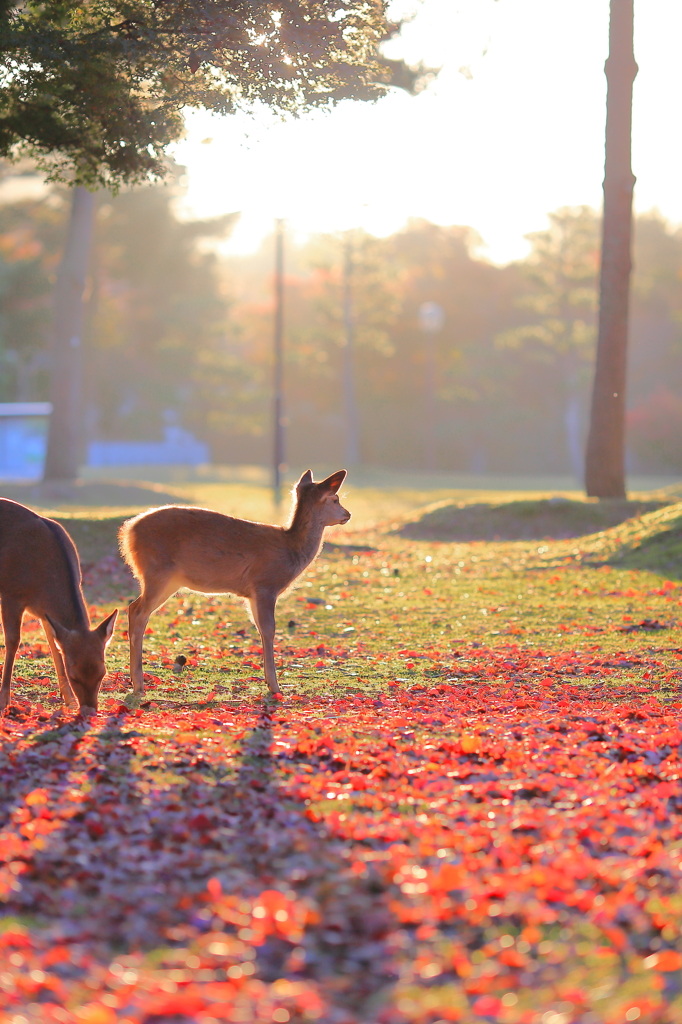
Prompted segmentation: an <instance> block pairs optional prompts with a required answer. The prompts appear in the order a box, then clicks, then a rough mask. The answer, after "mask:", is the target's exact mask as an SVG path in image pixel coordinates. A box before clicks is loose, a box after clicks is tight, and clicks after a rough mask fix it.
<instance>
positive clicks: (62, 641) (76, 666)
mask: <svg viewBox="0 0 682 1024" xmlns="http://www.w3.org/2000/svg"><path fill="white" fill-rule="evenodd" d="M117 615H118V609H116V610H115V611H113V612H112V613H111V615H108V616H107V618H106V619H104V621H103V622H100V624H99V626H96V627H95V628H94V629H85V630H80V629H66V627H65V626H62V625H61V623H59V622H55V621H54V620H53V619H50V620H49V623H50V626H51V627H52V631H53V633H54V637H55V640H56V642H57V646H58V647H59V650H60V651H61V652H62V657H63V658H64V667H65V668H66V674H67V676H68V677H69V682H70V683H71V689H72V690H73V692H74V694H75V695H76V699H77V700H78V704H79V706H80V708H81V709H82V710H84V709H92V710H94V711H96V710H97V697H98V695H99V688H100V686H101V685H102V679H103V678H104V674H105V672H106V665H105V664H104V652H105V650H106V648H107V646H108V644H109V642H110V640H111V638H112V636H113V633H114V626H115V625H116V616H117Z"/></svg>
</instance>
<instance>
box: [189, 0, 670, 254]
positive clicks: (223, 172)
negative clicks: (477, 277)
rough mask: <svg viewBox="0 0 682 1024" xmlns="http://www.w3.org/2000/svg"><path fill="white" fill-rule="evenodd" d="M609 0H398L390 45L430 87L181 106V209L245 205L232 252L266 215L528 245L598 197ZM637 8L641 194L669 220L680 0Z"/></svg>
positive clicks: (636, 137) (293, 223)
mask: <svg viewBox="0 0 682 1024" xmlns="http://www.w3.org/2000/svg"><path fill="white" fill-rule="evenodd" d="M608 8H609V3H608V0H421V2H419V0H400V6H398V3H397V2H396V3H395V5H394V10H395V11H396V12H399V11H409V10H414V11H416V17H415V19H414V20H413V22H412V23H411V24H410V25H408V26H407V27H406V28H405V29H404V32H403V38H402V39H401V40H400V41H399V42H398V43H396V44H393V48H392V51H391V56H402V57H404V58H405V59H406V60H408V61H409V62H416V61H418V60H420V59H421V60H423V61H424V62H425V63H426V64H428V65H430V66H433V67H441V68H442V71H441V73H440V75H439V77H438V79H437V80H436V81H435V82H434V83H433V84H432V85H431V86H430V87H429V88H428V89H427V90H426V91H425V92H423V93H422V94H420V95H419V96H416V97H411V96H408V95H407V94H405V93H403V92H401V91H399V90H396V91H394V92H392V93H391V94H390V95H388V96H386V97H385V98H384V99H382V100H380V101H379V102H377V103H375V104H364V103H350V102H346V103H343V104H341V105H340V106H339V107H337V108H336V109H335V110H334V111H333V112H331V113H328V114H324V113H315V114H310V115H307V116H305V117H302V118H300V119H297V120H296V119H290V120H287V121H284V122H282V121H277V120H275V119H273V118H272V116H271V115H269V114H266V113H262V114H260V115H259V116H255V115H246V114H243V115H238V116H235V117H229V118H216V117H211V116H209V115H207V114H204V113H198V112H193V113H190V115H189V116H188V119H187V129H188V131H187V137H186V139H185V140H184V141H183V142H181V143H179V144H178V145H177V146H176V147H174V150H173V153H174V155H175V157H176V159H177V160H178V161H179V162H180V163H182V164H184V165H185V166H186V167H187V174H188V184H189V187H188V192H187V198H186V203H185V210H186V212H187V213H188V214H191V215H193V216H200V217H205V216H213V215H217V214H220V213H226V212H231V211H235V210H240V211H241V213H242V216H241V220H240V223H239V226H238V227H237V229H236V231H235V233H234V235H233V237H232V239H231V240H230V242H229V243H228V246H227V251H229V252H233V253H238V252H249V251H252V250H253V249H255V248H256V247H257V246H258V244H259V243H260V241H261V239H262V238H263V236H264V235H266V234H268V233H269V232H270V231H271V230H272V219H273V217H275V216H284V217H286V218H287V220H288V222H289V224H290V227H291V230H292V231H293V232H295V233H299V234H302V235H305V234H307V233H310V232H316V231H336V230H342V229H345V228H348V227H352V226H356V225H363V226H364V227H366V228H367V229H368V230H369V231H372V232H374V233H376V234H382V235H383V234H388V233H390V232H392V231H395V230H397V229H398V228H400V227H401V226H402V225H403V224H404V223H405V221H406V220H407V219H408V218H409V217H426V218H428V219H429V220H431V221H434V222H436V223H439V224H466V225H470V226H471V227H473V228H475V229H476V230H477V231H478V232H479V234H480V235H481V236H482V238H483V240H484V243H485V247H484V249H483V250H482V254H483V255H485V256H487V257H488V258H490V259H492V260H495V261H497V262H505V261H507V260H509V259H515V258H517V257H520V256H523V255H524V254H525V252H526V251H527V243H526V242H524V239H523V236H524V235H525V234H526V233H528V232H529V231H534V230H538V229H541V228H543V227H544V226H545V224H546V214H547V212H548V211H550V210H554V209H556V208H558V207H560V206H566V205H578V204H582V203H587V204H590V205H592V206H595V207H596V206H599V205H600V203H601V183H602V178H603V163H604V117H605V98H606V82H605V78H604V70H603V69H604V60H605V58H606V54H607V49H608ZM635 21H636V27H635V55H636V58H637V62H638V64H639V68H640V71H639V75H638V77H637V80H636V82H635V100H634V125H633V170H634V172H635V174H636V176H637V185H636V192H635V202H636V206H637V208H638V209H639V210H649V209H651V208H652V207H656V208H658V209H659V210H660V211H661V212H662V213H663V214H664V215H665V216H666V217H668V218H669V219H670V220H672V221H673V222H676V223H678V222H682V139H681V135H680V127H679V126H680V120H681V119H680V106H681V105H682V61H681V60H680V56H679V47H680V40H682V2H681V0H635ZM462 70H463V71H464V73H462ZM207 138H210V139H212V141H211V142H210V143H208V144H206V143H204V142H203V141H202V140H205V139H207Z"/></svg>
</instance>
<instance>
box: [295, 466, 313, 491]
mask: <svg viewBox="0 0 682 1024" xmlns="http://www.w3.org/2000/svg"><path fill="white" fill-rule="evenodd" d="M312 482H313V471H312V469H306V471H305V473H304V474H303V476H302V477H301V479H300V480H299V481H298V483H297V484H296V490H297V491H300V489H301V487H307V486H308V484H311V483H312Z"/></svg>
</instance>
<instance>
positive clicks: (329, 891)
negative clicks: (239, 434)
mask: <svg viewBox="0 0 682 1024" xmlns="http://www.w3.org/2000/svg"><path fill="white" fill-rule="evenodd" d="M210 488H214V490H213V491H211V490H210ZM349 490H350V489H349ZM166 493H168V494H171V495H173V494H176V493H178V494H181V496H183V497H185V498H186V499H187V500H192V501H198V502H201V503H206V504H214V505H215V506H216V507H221V508H223V509H224V510H230V511H235V512H240V513H242V514H251V515H254V516H260V517H262V518H268V515H267V508H266V501H267V496H266V495H265V494H264V492H263V490H262V488H261V489H259V488H257V487H254V485H253V484H252V483H249V482H248V481H247V482H243V481H242V482H235V483H230V482H227V483H225V482H214V483H202V482H201V481H199V482H193V483H192V484H190V485H187V484H185V485H182V484H173V483H172V482H169V483H168V484H167V485H166ZM378 497H379V499H380V500H377V496H375V495H372V494H371V493H368V491H367V490H365V491H362V492H360V491H358V492H357V493H353V492H352V491H351V492H350V494H349V496H348V497H347V499H346V504H347V505H348V506H349V507H350V509H351V511H353V513H354V519H353V520H352V526H353V529H350V528H349V527H346V528H344V529H342V530H338V531H336V532H335V533H334V534H333V535H332V536H331V537H330V541H333V543H332V544H330V545H328V546H327V547H326V548H325V550H324V551H323V553H322V555H321V556H320V558H319V559H318V561H317V563H316V564H315V565H314V566H313V567H311V569H310V570H309V571H308V572H307V573H306V574H305V576H304V578H303V580H302V582H301V585H300V586H299V587H298V589H297V590H296V591H294V592H293V593H292V594H290V595H289V596H287V597H286V598H284V599H283V600H282V602H281V603H280V606H279V610H278V626H279V631H278V637H277V649H278V661H279V665H280V677H281V681H282V684H283V689H284V697H285V699H284V701H283V702H275V701H269V700H266V699H264V686H263V683H262V678H261V669H260V647H259V643H258V637H257V634H256V632H255V630H254V628H253V626H252V625H251V624H250V623H249V621H248V619H247V617H246V614H245V612H244V610H243V608H242V606H241V605H240V603H238V602H236V601H235V600H233V599H231V598H229V597H202V596H199V595H195V594H184V595H179V596H178V597H176V598H174V599H172V600H171V601H169V603H168V605H167V606H166V607H165V608H164V609H163V610H162V612H160V613H159V614H158V615H156V616H155V617H154V618H153V619H152V620H151V622H150V632H149V635H148V636H147V637H146V664H145V669H146V672H147V683H146V685H147V694H146V698H145V701H144V702H143V704H142V705H141V706H136V705H135V703H134V702H133V701H132V699H131V696H130V693H129V690H128V684H127V675H126V672H127V662H126V656H127V652H126V646H125V639H124V636H123V634H122V632H121V631H120V630H119V632H118V634H117V637H116V639H115V641H114V643H113V644H112V647H111V649H110V655H109V669H110V673H109V676H108V678H107V680H106V682H105V685H104V692H103V696H102V712H101V714H100V715H99V716H98V717H97V719H95V720H94V721H93V722H90V723H79V722H77V721H72V720H70V719H69V718H68V717H63V716H61V713H60V712H59V710H58V701H57V694H56V685H55V681H54V674H53V671H52V667H51V664H50V662H49V659H48V658H47V648H46V645H45V643H44V639H43V637H42V635H41V634H40V633H39V632H38V630H37V629H36V628H35V624H32V623H28V624H27V626H28V628H27V631H26V635H25V643H24V646H23V648H22V652H21V658H20V660H19V662H18V667H17V676H18V679H17V683H16V687H15V694H16V700H15V708H14V710H13V713H12V714H11V715H10V716H8V717H7V718H6V719H5V720H4V726H3V728H4V736H3V747H2V751H0V802H1V804H2V809H3V812H2V813H3V824H2V831H1V832H0V855H1V856H2V859H3V862H4V869H2V868H0V893H2V896H3V899H4V900H5V907H6V916H5V918H4V919H2V920H3V922H4V925H3V927H4V933H3V935H2V936H0V948H3V949H4V950H5V951H6V957H7V963H6V969H4V968H3V967H2V965H1V964H0V982H1V983H2V984H1V985H0V991H1V992H2V993H3V994H2V995H0V1001H1V1000H4V1004H3V1003H2V1002H0V1006H2V1005H4V1007H5V1013H6V1016H5V1017H4V1018H3V1017H2V1016H0V1020H3V1019H4V1020H7V1021H13V1022H15V1024H25V1022H33V1021H52V1020H57V1021H63V1022H66V1024H71V1022H74V1024H75V1022H81V1024H115V1022H117V1021H126V1022H136V1024H137V1022H140V1024H142V1022H146V1024H152V1022H156V1024H163V1022H175V1024H182V1022H188V1024H189V1022H194V1021H202V1022H204V1024H213V1022H214V1021H217V1020H221V1021H222V1020H228V1021H236V1022H239V1021H242V1022H251V1021H253V1022H256V1021H258V1022H260V1021H270V1020H272V1021H276V1022H283V1024H286V1022H287V1021H292V1022H294V1024H298V1022H301V1024H302V1022H305V1021H311V1020H312V1021H315V1020H317V1021H321V1022H323V1024H327V1022H329V1024H344V1022H346V1024H350V1022H359V1021H362V1022H365V1024H375V1022H376V1024H407V1022H415V1024H435V1022H437V1021H438V1022H442V1021H451V1020H459V1021H464V1022H469V1021H471V1022H479V1021H500V1022H509V1024H578V1022H580V1024H602V1022H604V1024H611V1022H613V1024H621V1022H623V1021H631V1020H637V1021H641V1022H644V1024H654V1022H657V1024H658V1022H661V1024H664V1022H669V1024H679V1022H682V995H681V987H680V986H681V982H682V970H681V968H682V943H681V941H680V921H681V920H682V899H681V897H680V891H681V890H680V874H681V871H680V867H681V864H682V828H681V820H680V812H681V811H682V785H681V783H680V774H681V765H680V744H682V733H680V728H679V713H680V708H681V707H682V702H681V700H680V679H681V678H682V663H681V661H680V658H681V656H682V643H681V642H680V641H681V635H680V618H681V615H680V608H681V606H682V584H680V582H679V581H680V579H682V558H681V549H682V540H681V539H680V538H681V534H680V523H681V522H682V505H677V506H674V505H673V506H670V505H666V506H663V507H661V499H660V496H658V497H657V496H656V495H644V496H642V498H641V499H640V501H639V502H638V503H637V505H636V507H635V508H634V512H635V518H634V519H624V516H625V515H627V514H628V513H629V512H631V511H633V508H632V507H626V506H623V507H621V508H620V509H615V508H614V506H595V505H593V504H589V503H585V508H579V509H576V507H575V504H577V503H572V502H558V503H557V502H555V503H552V504H550V505H548V504H547V498H548V497H549V496H547V495H544V496H543V495H534V496H533V497H532V498H528V497H527V496H523V495H520V494H514V493H513V492H512V493H508V494H507V497H508V498H509V499H511V500H509V501H507V502H504V501H503V500H502V499H503V498H504V494H502V493H500V492H498V493H488V494H483V495H481V494H476V495H473V496H470V497H472V499H473V502H475V504H476V506H477V508H476V509H475V511H474V510H473V509H472V508H471V507H467V506H466V503H465V504H464V507H462V503H463V502H465V499H466V495H464V496H463V495H462V493H461V492H460V493H456V492H453V493H448V494H443V493H442V492H441V493H438V492H437V491H432V492H431V493H429V494H428V495H427V496H426V501H425V503H426V502H431V503H432V502H439V508H438V509H436V510H435V511H437V512H439V513H440V512H441V510H442V509H444V508H445V509H449V510H450V511H449V512H447V513H444V514H442V515H441V519H440V520H439V527H438V529H439V531H440V535H441V536H442V535H443V531H444V529H445V527H447V524H448V522H449V523H450V524H451V527H452V528H453V529H454V530H457V531H460V534H461V532H462V531H463V526H462V523H463V521H464V525H465V527H466V529H467V530H469V531H470V532H469V533H465V536H469V537H470V536H471V531H472V530H473V531H474V532H475V531H477V535H479V536H480V534H481V533H483V535H484V537H486V536H487V537H489V538H491V539H476V540H462V539H460V540H434V539H432V537H430V538H429V539H427V535H428V531H429V529H430V528H431V527H432V525H433V521H434V520H433V515H434V510H433V509H430V510H427V511H425V512H424V514H423V515H419V514H416V513H415V507H416V506H417V503H418V497H419V496H418V495H416V494H415V493H414V492H409V491H407V490H405V491H399V492H397V493H395V492H394V493H383V494H381V495H379V496H378ZM422 498H423V495H422ZM162 500H166V499H165V498H164V499H162ZM363 502H364V504H363ZM520 502H523V505H522V509H521V510H522V513H523V514H522V515H519V512H520V507H519V503H520ZM646 502H649V503H650V504H649V505H647V504H646ZM259 503H260V504H259ZM470 504H471V503H470ZM228 506H229V509H228ZM259 508H260V509H261V511H260V512H259V511H258V510H259ZM647 508H650V509H651V510H650V511H646V509H647ZM126 511H128V509H126ZM462 512H463V513H464V515H461V514H460V513H462ZM57 513H58V514H59V515H60V518H61V519H62V521H63V522H64V523H65V525H66V526H67V528H68V529H70V530H71V532H72V534H73V536H74V538H75V539H76V542H77V544H78V546H79V549H80V550H81V553H82V557H83V561H84V563H86V572H85V579H86V589H87V592H88V597H89V599H90V601H91V602H92V604H93V614H97V615H103V614H104V613H105V612H106V611H108V610H109V609H110V608H111V607H113V600H114V599H116V600H117V601H118V602H121V600H122V599H127V598H128V597H130V596H132V594H133V593H134V583H132V581H130V580H129V579H128V578H127V577H126V576H125V574H124V573H123V572H122V571H121V570H120V568H119V567H118V565H117V562H116V556H115V533H116V527H117V524H118V523H119V522H120V520H121V518H122V517H123V514H124V513H123V509H122V508H121V509H120V510H118V511H117V510H116V509H115V508H113V507H109V508H99V509H97V510H96V514H93V511H92V510H90V512H89V513H88V512H87V511H86V510H85V509H84V508H83V507H81V508H75V509H72V510H71V511H70V512H65V511H64V510H63V509H62V510H61V511H60V510H57ZM448 515H449V516H450V519H449V520H448ZM548 517H550V518H548ZM562 517H563V518H562ZM599 517H601V518H599ZM595 518H596V525H597V527H599V526H607V527H608V528H607V529H602V530H600V531H598V532H596V533H595V532H585V531H586V530H593V529H594V526H595ZM520 520H521V521H522V522H523V523H524V524H526V525H527V524H528V523H531V524H532V523H533V522H534V523H535V524H536V526H537V529H533V530H532V531H531V535H532V536H533V539H525V540H495V539H492V538H494V537H495V536H501V535H504V532H505V530H506V531H507V532H510V531H512V530H513V529H518V523H519V521H520ZM621 520H623V521H622V522H621ZM443 524H445V526H444V525H443ZM452 524H454V526H453V525H452ZM482 524H483V525H482ZM576 524H577V526H576ZM611 524H615V525H611ZM486 530H487V531H488V532H487V533H486V532H485V531H486ZM540 530H543V531H545V532H542V533H541V534H540V535H539V536H538V531H540ZM410 531H412V535H411V536H410V535H406V534H410ZM415 531H416V532H415ZM420 531H422V532H420ZM550 533H553V534H554V536H550ZM567 534H568V535H569V536H567ZM570 534H572V536H570ZM557 535H560V536H562V537H563V539H555V538H556V536H557ZM112 575H113V577H114V579H113V582H112ZM124 627H125V622H124V624H123V626H122V629H123V628H124ZM180 654H182V655H184V656H185V658H186V659H187V661H186V667H185V668H184V670H182V671H181V672H179V673H178V671H177V669H176V670H175V671H174V665H175V664H176V659H177V657H178V655H180Z"/></svg>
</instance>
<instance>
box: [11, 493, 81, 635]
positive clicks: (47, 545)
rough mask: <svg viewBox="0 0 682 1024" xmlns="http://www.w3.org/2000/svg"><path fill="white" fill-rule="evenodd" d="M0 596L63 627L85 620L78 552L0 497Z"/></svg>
mask: <svg viewBox="0 0 682 1024" xmlns="http://www.w3.org/2000/svg"><path fill="white" fill-rule="evenodd" d="M0 595H2V597H3V598H5V599H6V600H7V599H10V598H11V599H15V600H17V601H19V602H21V603H22V605H23V606H24V607H27V608H29V609H30V610H31V611H32V612H33V613H34V614H36V615H41V614H43V613H47V614H48V615H52V616H53V617H56V618H58V619H59V621H60V622H61V623H62V624H63V625H65V626H67V627H68V628H76V627H77V626H79V625H81V624H82V623H83V621H85V622H87V613H86V611H85V606H84V603H83V595H82V593H81V589H80V564H79V561H78V553H77V552H76V548H75V547H74V544H73V541H72V540H71V538H70V537H69V535H68V533H67V532H66V530H65V529H64V528H63V527H62V526H60V524H59V523H56V522H54V520H52V519H47V518H44V517H43V516H39V515H38V514H37V513H36V512H32V511H31V509H29V508H26V506H25V505H20V504H19V503H18V502H16V501H10V500H9V499H8V498H0Z"/></svg>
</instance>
